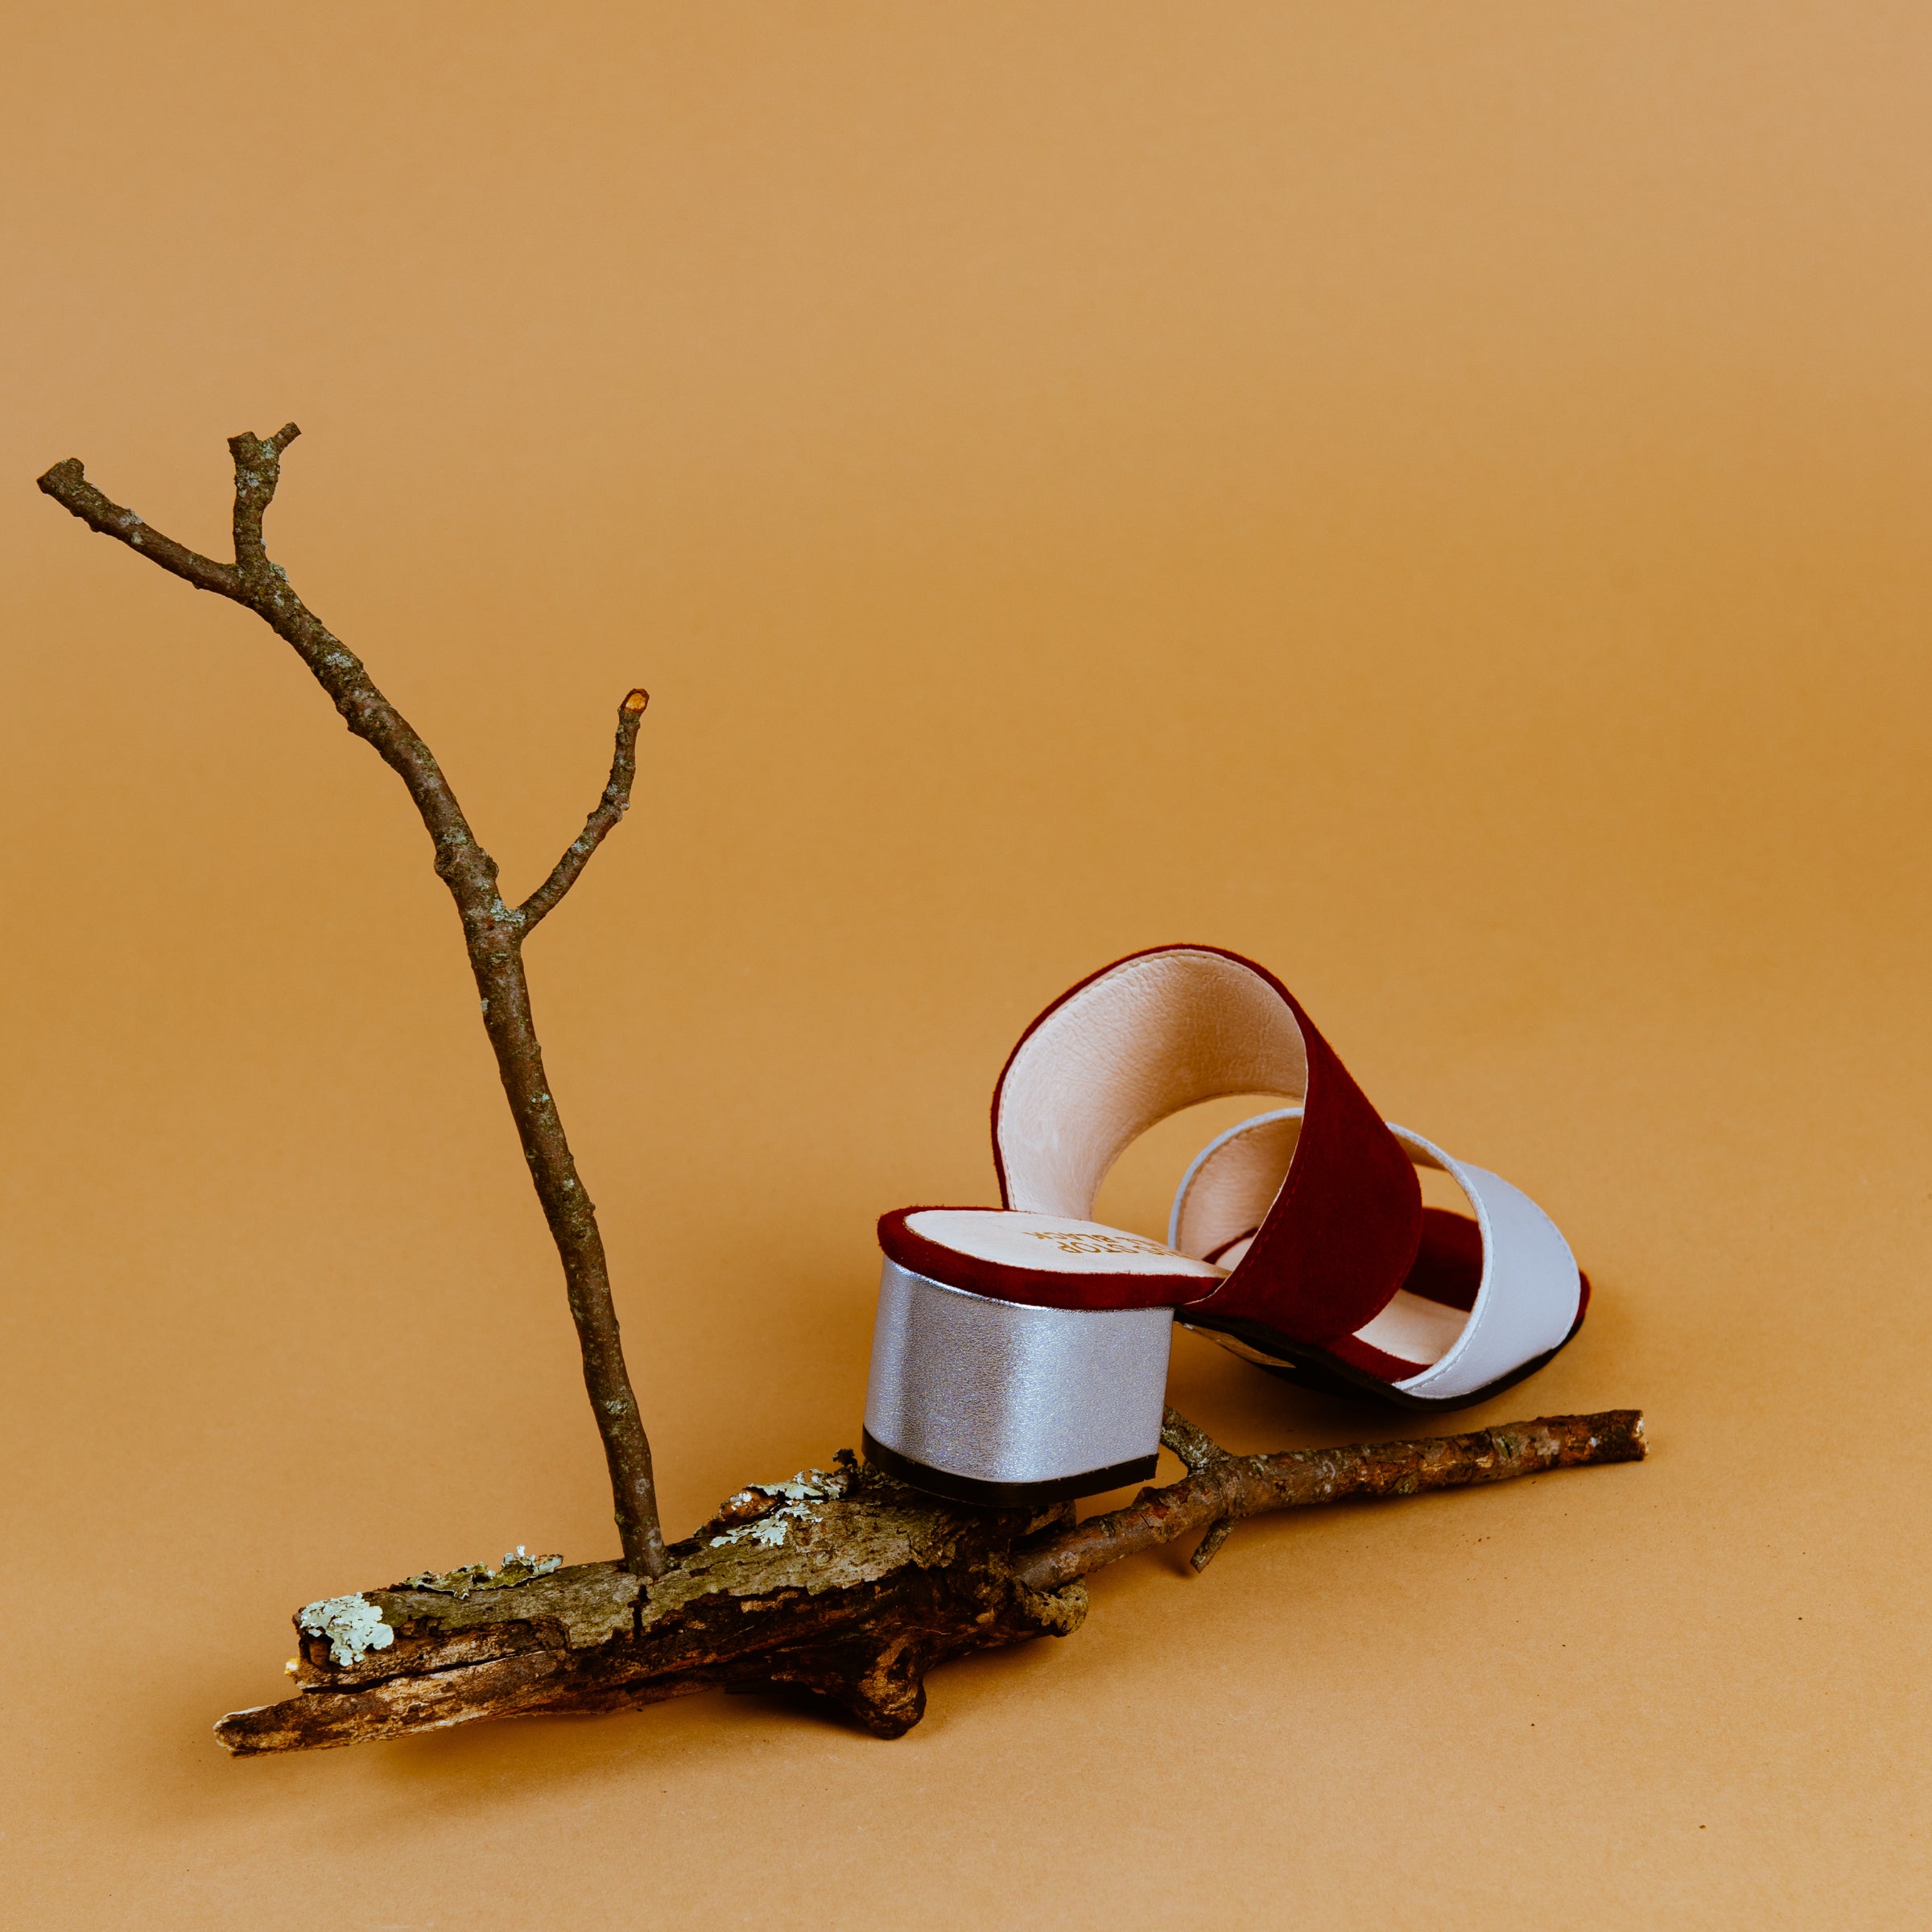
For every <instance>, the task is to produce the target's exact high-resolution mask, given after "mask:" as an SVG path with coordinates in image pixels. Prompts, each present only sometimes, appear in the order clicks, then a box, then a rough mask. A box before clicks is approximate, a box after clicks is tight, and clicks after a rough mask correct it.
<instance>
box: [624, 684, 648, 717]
mask: <svg viewBox="0 0 1932 1932" xmlns="http://www.w3.org/2000/svg"><path fill="white" fill-rule="evenodd" d="M649 703H650V692H649V691H646V690H645V689H644V687H642V685H640V686H638V688H637V689H636V690H635V691H632V692H631V693H630V696H628V697H626V698H625V700H624V708H625V710H626V711H642V709H643V708H644V707H645V706H646V704H649Z"/></svg>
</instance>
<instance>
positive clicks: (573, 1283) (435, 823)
mask: <svg viewBox="0 0 1932 1932" xmlns="http://www.w3.org/2000/svg"><path fill="white" fill-rule="evenodd" d="M300 433H301V431H299V429H298V428H297V427H295V424H294V423H287V424H285V425H284V426H283V427H282V428H280V429H279V430H278V431H276V432H275V435H273V436H268V437H260V436H254V435H251V434H249V433H247V432H246V431H245V432H244V433H243V434H242V435H240V436H231V437H230V438H229V444H228V447H229V454H230V455H231V456H233V459H234V468H235V502H234V543H235V560H234V562H233V564H222V563H218V562H217V561H216V560H215V559H213V558H209V557H204V556H202V555H200V553H199V552H197V551H192V550H190V549H189V548H188V547H187V546H186V545H185V544H182V543H176V542H175V540H174V539H172V538H171V537H167V536H164V535H163V534H162V533H161V532H160V531H159V530H154V529H152V528H151V527H150V526H149V525H147V523H146V522H143V521H142V518H140V517H138V516H137V515H136V514H135V513H134V511H133V510H129V509H126V507H124V506H122V505H120V504H118V503H115V502H112V501H111V500H110V499H109V497H105V496H104V495H103V494H102V493H101V491H100V490H98V489H96V488H95V487H94V485H93V484H91V483H89V481H87V477H86V472H85V469H83V467H82V465H81V462H80V460H78V459H77V458H75V457H69V458H68V460H66V461H65V462H63V463H56V464H55V465H54V466H53V468H52V469H50V470H48V471H47V473H46V475H45V476H43V477H41V478H40V479H39V485H40V488H41V489H42V490H43V491H44V492H45V493H47V495H48V496H50V497H52V498H53V499H54V501H55V502H56V503H59V504H60V506H62V507H63V508H64V509H65V510H68V511H70V512H71V513H72V514H73V515H75V516H76V517H78V518H80V519H81V522H84V523H85V524H86V525H87V526H88V527H89V529H90V530H97V531H99V532H100V533H101V535H103V536H109V537H113V538H114V539H117V540H118V542H120V543H125V544H126V545H127V546H128V547H130V549H132V550H134V551H138V552H139V553H140V554H141V555H142V556H144V557H146V558H147V559H149V561H150V562H151V563H154V564H159V566H160V567H161V568H162V569H163V570H165V571H167V572H170V573H171V574H172V575H173V576H177V577H180V578H181V579H182V580H184V582H186V583H188V584H192V585H193V586H194V587H195V588H196V589H197V590H205V591H212V592H215V593H216V594H217V595H218V596H221V597H228V598H229V599H231V600H233V601H234V602H235V603H237V604H240V605H243V606H244V607H245V608H246V609H250V610H252V611H253V612H254V613H255V615H256V616H257V617H260V618H261V619H262V621H263V622H264V623H265V624H266V625H268V626H269V628H270V630H273V631H274V632H275V634H276V635H277V636H278V637H279V638H281V639H282V640H283V642H285V643H287V644H288V645H290V646H292V647H293V649H294V650H295V653H296V654H297V655H298V656H299V658H301V659H302V661H303V663H305V664H306V665H307V666H308V668H309V671H310V672H311V673H312V675H313V676H314V678H315V679H316V683H318V684H320V686H321V687H322V688H323V689H324V691H326V692H328V696H329V697H330V699H331V700H332V702H333V703H334V704H335V707H336V710H337V711H338V712H341V715H342V718H343V720H344V722H345V724H346V725H348V727H349V729H350V730H351V731H352V732H353V733H355V734H356V736H357V737H359V738H361V739H363V740H364V741H365V742H367V743H368V744H369V745H371V746H372V747H373V748H374V750H375V751H376V753H377V754H378V756H379V757H380V758H382V760H383V762H385V763H386V764H387V765H388V766H390V769H391V770H393V771H394V773H395V774H396V775H397V776H398V778H400V779H401V780H402V781H403V786H404V787H405V789H406V790H407V791H408V793H409V795H410V799H411V802H412V803H414V804H415V807H416V811H417V812H418V814H419V815H420V817H421V818H422V820H423V827H424V828H425V829H426V830H427V832H428V833H429V836H430V842H431V847H432V848H433V850H434V854H435V857H434V865H435V869H436V876H437V877H439V878H440V879H441V880H442V881H443V882H444V885H445V886H447V887H448V890H449V893H450V896H451V898H452V899H453V900H454V901H455V902H456V912H457V914H458V917H459V918H460V920H461V922H462V927H463V943H464V949H465V951H466V952H467V953H468V955H469V964H470V970H471V972H473V974H474V976H475V978H476V982H477V992H478V993H479V994H480V995H481V999H482V1014H483V1026H484V1030H485V1032H486V1033H487V1034H488V1035H489V1043H490V1047H491V1049H492V1051H493V1052H494V1053H495V1055H496V1059H497V1072H498V1074H499V1075H501V1077H502V1082H503V1091H504V1092H505V1094H506V1096H507V1097H508V1100H509V1102H510V1113H511V1116H512V1117H513V1118H514V1121H515V1122H516V1126H517V1133H518V1139H519V1140H520V1141H521V1142H522V1149H523V1158H524V1160H525V1162H526V1164H527V1165H528V1166H529V1169H530V1179H531V1182H532V1183H533V1184H534V1185H535V1188H536V1191H537V1198H538V1199H539V1202H540V1203H542V1205H543V1215H544V1219H545V1220H547V1223H548V1224H549V1227H550V1232H551V1238H552V1239H553V1240H554V1241H555V1244H556V1248H557V1253H558V1256H559V1259H560V1260H561V1261H562V1263H563V1266H564V1286H565V1290H566V1294H567V1295H568V1299H569V1303H570V1312H571V1317H572V1320H573V1321H574V1322H575V1323H576V1330H577V1342H578V1347H579V1348H580V1352H581V1353H582V1356H583V1360H584V1387H585V1389H586V1390H587V1391H588V1394H589V1397H590V1402H591V1408H592V1413H593V1414H595V1416H596V1418H597V1430H598V1434H599V1435H600V1437H601V1439H602V1442H603V1446H604V1456H605V1463H606V1465H607V1467H608V1468H609V1473H610V1483H611V1492H612V1496H613V1502H614V1505H615V1508H616V1514H617V1533H618V1535H619V1537H620V1538H621V1541H622V1543H623V1547H624V1558H625V1564H626V1566H627V1567H629V1568H630V1570H631V1571H634V1572H635V1573H636V1574H638V1575H640V1576H657V1575H661V1574H662V1573H663V1569H664V1567H665V1563H666V1558H665V1554H664V1540H663V1534H662V1532H661V1530H660V1529H659V1527H658V1504H657V1489H656V1484H655V1483H654V1479H653V1476H652V1471H651V1460H650V1442H649V1440H648V1439H647V1438H646V1435H645V1433H644V1425H643V1421H642V1417H641V1416H640V1415H639V1414H638V1403H637V1397H636V1396H635V1394H634V1393H633V1391H632V1389H631V1385H630V1374H629V1373H628V1371H627V1369H625V1362H624V1352H623V1346H622V1343H621V1340H620V1338H619V1335H618V1329H617V1311H616V1308H615V1307H614V1306H613V1302H612V1299H611V1292H610V1271H609V1262H608V1261H607V1260H606V1258H605V1253H604V1242H603V1236H602V1235H601V1233H600V1232H599V1230H598V1228H597V1211H596V1209H595V1208H594V1207H593V1206H592V1203H591V1200H590V1197H589V1195H588V1194H587V1193H586V1192H585V1191H584V1183H583V1181H582V1179H581V1177H580V1175H579V1174H578V1172H577V1166H576V1159H575V1157H574V1156H573V1155H572V1153H571V1150H570V1143H569V1141H568V1139H567V1138H566V1137H565V1136H564V1125H563V1121H562V1120H561V1119H560V1118H559V1115H558V1113H557V1107H556V1103H555V1100H554V1098H553V1097H552V1096H551V1087H550V1080H549V1077H548V1075H547V1074H546V1072H545V1071H544V1067H543V1051H542V1049H541V1047H540V1046H539V1043H538V1039H537V1032H536V1026H535V1021H534V1019H533V1018H532V1015H531V1012H530V989H529V986H528V985H527V983H526V980H525V978H524V974H523V956H522V943H523V940H524V938H525V937H526V935H527V934H528V933H529V931H530V929H531V928H532V927H534V926H535V924H536V923H537V921H538V920H539V919H542V918H543V916H544V914H547V913H548V912H549V911H551V910H552V908H553V907H555V905H556V904H557V902H559V900H560V899H561V898H563V897H564V894H565V893H567V892H568V890H570V888H571V886H572V885H573V884H574V883H575V882H576V878H577V877H578V875H579V874H580V873H581V872H582V870H583V869H584V865H586V864H587V863H588V861H589V858H590V856H591V854H592V852H594V851H595V850H596V849H597V845H598V844H599V843H600V842H601V840H602V839H603V837H604V836H605V833H606V832H608V831H609V829H610V828H611V826H613V825H614V824H617V821H618V819H621V817H622V815H623V813H624V811H625V807H626V806H627V805H628V804H629V803H630V785H631V780H632V777H633V775H634V771H635V769H636V758H635V747H636V742H637V733H638V724H639V722H640V720H642V715H643V710H644V704H645V703H646V700H645V697H644V694H643V693H642V691H632V692H631V693H630V696H628V697H626V698H625V700H624V701H623V704H621V706H620V707H619V708H618V713H617V754H616V757H615V758H613V762H612V766H611V776H610V782H609V784H607V785H606V786H605V791H604V796H603V799H602V801H601V803H600V804H599V805H598V807H597V810H596V811H593V812H592V814H591V816H590V819H589V820H588V823H587V824H586V825H585V827H584V831H583V832H582V833H581V834H580V836H579V837H578V838H577V839H576V840H575V841H574V842H573V843H572V845H571V846H570V847H569V848H568V850H567V851H566V852H565V853H564V857H563V858H562V859H561V860H559V861H558V864H557V865H556V867H555V869H554V870H553V871H552V873H551V876H550V877H549V878H548V879H547V880H546V881H544V883H543V885H542V886H539V888H538V890H536V892H535V893H534V894H531V896H530V898H529V899H528V900H526V902H524V903H523V905H522V906H508V905H506V903H505V902H504V900H503V898H502V894H500V893H499V892H498V890H497V862H496V861H495V860H494V859H493V858H492V857H490V855H489V852H488V851H487V850H486V849H485V847H484V846H483V844H482V843H481V840H478V839H477V836H476V834H475V833H474V832H473V831H472V830H471V828H470V824H469V819H467V818H466V817H465V816H464V813H463V810H462V807H460V805H459V804H458V803H457V802H456V793H455V791H453V790H452V787H451V786H450V783H449V781H448V778H446V777H445V776H444V772H443V769H442V767H441V766H440V765H439V764H438V763H437V762H436V758H435V755H434V754H433V753H431V750H430V749H429V747H428V746H427V745H426V744H424V743H423V740H422V739H421V737H419V736H418V735H417V733H416V732H415V729H414V728H413V727H412V726H411V725H410V723H409V721H408V720H407V719H406V718H405V717H404V716H403V714H402V713H401V712H399V711H398V710H397V708H395V706H394V704H391V703H390V701H389V700H388V699H387V698H386V697H385V696H383V695H382V691H380V690H378V688H377V686H376V683H375V682H374V679H372V678H371V677H370V676H369V673H368V671H366V670H365V668H364V667H363V664H362V661H361V658H358V657H357V655H356V654H355V653H354V652H353V651H352V650H350V649H349V646H347V645H345V643H344V642H342V640H341V638H338V637H336V635H335V634H334V633H333V632H332V631H331V630H329V629H328V626H327V625H324V623H323V622H322V621H321V619H320V618H319V617H316V615H315V613H313V612H312V611H311V610H310V609H308V605H305V604H304V603H303V601H302V600H301V598H300V597H298V596H297V595H296V594H295V590H294V588H292V587H291V584H290V583H289V581H288V576H287V572H285V571H283V568H281V566H280V565H279V564H275V563H273V562H271V561H270V559H269V555H268V551H267V548H266V544H265V542H264V540H263V537H262V518H263V516H264V515H265V514H266V512H267V510H268V507H269V506H270V503H272V502H274V500H275V489H276V486H277V485H278V483H279V481H280V478H281V473H282V455H283V451H284V450H286V449H287V447H288V446H289V444H291V443H292V442H294V441H295V438H296V437H297V436H299V435H300Z"/></svg>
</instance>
